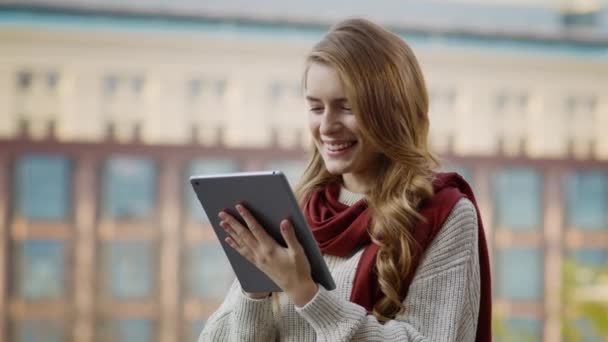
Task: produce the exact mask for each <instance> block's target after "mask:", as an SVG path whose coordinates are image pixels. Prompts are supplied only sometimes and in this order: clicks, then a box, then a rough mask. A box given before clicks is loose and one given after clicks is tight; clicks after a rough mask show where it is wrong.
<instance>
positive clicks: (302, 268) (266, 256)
mask: <svg viewBox="0 0 608 342" xmlns="http://www.w3.org/2000/svg"><path fill="white" fill-rule="evenodd" d="M236 209H237V211H238V212H239V214H240V215H241V217H242V218H243V220H244V221H245V223H246V225H247V227H245V226H244V225H243V224H241V223H240V222H239V221H238V220H236V219H235V218H234V217H232V216H231V215H230V214H228V213H226V212H224V211H221V212H220V213H219V214H218V217H219V218H220V220H221V222H220V226H222V228H224V230H225V231H226V232H227V233H228V235H229V237H227V238H226V242H227V243H228V244H229V245H230V246H231V247H232V248H234V249H235V250H236V251H238V252H239V253H240V254H241V255H242V256H243V257H245V258H246V259H247V260H249V261H250V262H251V263H253V264H254V265H255V266H256V267H258V268H259V269H260V270H261V271H262V272H264V273H265V274H266V275H267V276H268V277H269V278H270V279H272V281H274V282H275V283H276V284H277V285H278V286H279V287H280V288H281V289H282V290H283V291H285V294H286V295H287V296H289V297H290V298H291V300H292V301H293V302H294V304H295V305H296V306H298V307H302V306H304V305H306V303H308V302H309V301H310V300H311V299H312V298H313V297H314V296H315V294H316V293H317V290H318V285H317V284H316V283H315V282H314V280H313V279H312V277H311V275H310V263H309V262H308V258H307V257H306V254H305V253H304V248H302V245H301V244H300V242H298V239H297V238H296V235H295V232H294V229H293V225H292V224H291V222H289V220H283V221H281V226H280V228H281V235H282V236H283V238H284V239H285V242H286V243H287V248H285V247H283V246H281V245H279V244H278V243H277V242H276V241H275V240H274V239H273V238H272V237H271V236H270V235H268V233H266V231H265V229H264V228H263V227H262V226H261V225H260V224H259V223H258V222H257V220H256V219H255V217H254V216H253V215H252V214H251V212H249V210H247V208H245V206H243V205H241V204H238V205H237V206H236Z"/></svg>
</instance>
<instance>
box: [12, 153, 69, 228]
mask: <svg viewBox="0 0 608 342" xmlns="http://www.w3.org/2000/svg"><path fill="white" fill-rule="evenodd" d="M16 178H17V179H16V189H15V195H16V197H17V198H16V201H15V202H16V211H17V214H18V215H19V216H22V217H25V218H28V219H31V220H64V219H65V218H66V217H67V216H68V213H69V208H70V200H71V198H70V197H71V196H70V193H71V189H70V165H69V162H68V160H67V159H66V158H64V157H61V156H51V155H30V156H26V157H22V158H20V159H19V160H18V161H17V164H16Z"/></svg>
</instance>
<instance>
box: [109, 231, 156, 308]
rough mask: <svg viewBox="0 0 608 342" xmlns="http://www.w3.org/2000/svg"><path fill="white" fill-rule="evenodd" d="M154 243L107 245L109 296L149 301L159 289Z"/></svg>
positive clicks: (129, 242)
mask: <svg viewBox="0 0 608 342" xmlns="http://www.w3.org/2000/svg"><path fill="white" fill-rule="evenodd" d="M155 261H156V258H155V257H154V253H153V245H152V242H148V241H112V242H106V243H105V245H104V262H105V267H104V270H105V274H106V280H105V288H106V291H107V292H106V293H109V294H110V295H111V296H112V297H114V298H118V299H130V298H146V297H150V296H151V295H152V291H153V289H154V288H155V281H156V277H155V272H154V270H155V269H156V268H157V267H156V266H157V263H156V262H155Z"/></svg>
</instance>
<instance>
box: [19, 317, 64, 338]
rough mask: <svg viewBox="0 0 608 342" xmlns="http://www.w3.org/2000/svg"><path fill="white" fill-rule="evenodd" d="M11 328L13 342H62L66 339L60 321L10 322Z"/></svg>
mask: <svg viewBox="0 0 608 342" xmlns="http://www.w3.org/2000/svg"><path fill="white" fill-rule="evenodd" d="M11 327H12V329H11V330H12V335H13V337H12V338H11V341H14V342H38V341H45V342H63V341H66V337H67V336H66V333H65V325H64V323H63V322H60V321H52V320H23V321H21V320H20V321H14V322H12V324H11Z"/></svg>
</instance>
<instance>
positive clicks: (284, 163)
mask: <svg viewBox="0 0 608 342" xmlns="http://www.w3.org/2000/svg"><path fill="white" fill-rule="evenodd" d="M305 167H306V162H305V161H303V160H296V159H293V160H273V161H271V162H270V164H268V169H269V170H279V171H282V172H283V173H284V174H285V177H286V178H287V181H289V184H290V185H291V186H292V187H293V186H295V185H296V184H297V182H298V181H299V180H300V178H301V177H302V174H303V173H304V168H305Z"/></svg>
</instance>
